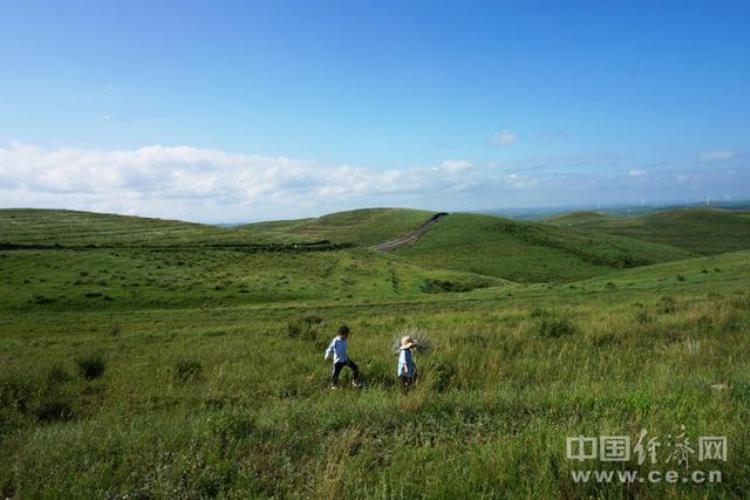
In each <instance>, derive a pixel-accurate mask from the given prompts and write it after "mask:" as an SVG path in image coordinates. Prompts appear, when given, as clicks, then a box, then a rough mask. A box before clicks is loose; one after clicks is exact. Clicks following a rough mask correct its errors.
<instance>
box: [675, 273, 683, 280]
mask: <svg viewBox="0 0 750 500" xmlns="http://www.w3.org/2000/svg"><path fill="white" fill-rule="evenodd" d="M675 278H677V281H685V276H683V275H681V274H678V275H677V276H675Z"/></svg>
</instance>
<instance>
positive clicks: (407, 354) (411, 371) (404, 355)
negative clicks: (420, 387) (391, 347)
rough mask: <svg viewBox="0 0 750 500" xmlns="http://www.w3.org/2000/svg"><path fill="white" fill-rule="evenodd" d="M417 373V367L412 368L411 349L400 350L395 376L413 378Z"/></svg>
mask: <svg viewBox="0 0 750 500" xmlns="http://www.w3.org/2000/svg"><path fill="white" fill-rule="evenodd" d="M416 372H417V367H416V366H414V358H412V355H411V349H401V353H400V354H399V355H398V368H397V369H396V375H398V376H399V377H401V376H405V377H410V378H414V375H415V374H416Z"/></svg>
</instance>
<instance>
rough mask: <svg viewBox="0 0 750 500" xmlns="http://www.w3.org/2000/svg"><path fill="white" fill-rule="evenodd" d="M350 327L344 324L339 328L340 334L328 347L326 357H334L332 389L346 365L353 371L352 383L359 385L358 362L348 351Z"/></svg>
mask: <svg viewBox="0 0 750 500" xmlns="http://www.w3.org/2000/svg"><path fill="white" fill-rule="evenodd" d="M349 333H350V330H349V327H348V326H346V325H344V326H341V327H340V328H339V331H338V335H336V337H335V338H334V339H333V340H332V341H331V344H330V345H329V346H328V349H326V352H325V355H324V359H326V360H327V359H330V358H331V357H333V373H331V389H335V388H336V384H337V383H338V381H339V374H340V373H341V369H342V368H344V367H345V366H346V367H348V368H349V369H350V370H351V371H352V385H353V386H354V387H359V386H360V385H361V384H360V381H359V368H358V367H357V364H356V363H355V362H354V361H352V360H351V359H349V354H348V353H347V352H346V349H347V345H346V340H347V338H349Z"/></svg>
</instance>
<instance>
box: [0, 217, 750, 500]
mask: <svg viewBox="0 0 750 500" xmlns="http://www.w3.org/2000/svg"><path fill="white" fill-rule="evenodd" d="M367 213H368V212H365V214H367ZM365 214H355V216H354V217H353V218H352V215H351V214H349V215H348V216H344V218H343V219H342V220H346V217H349V218H350V219H349V220H351V221H352V223H351V224H350V225H349V226H348V227H346V228H345V229H339V230H338V231H335V230H333V229H331V228H328V229H326V234H336V233H338V234H339V235H341V237H342V238H344V239H346V238H350V239H353V236H352V235H357V234H359V235H360V236H357V238H358V242H359V243H360V244H364V243H362V242H364V241H365V240H366V239H368V238H369V235H370V233H371V231H372V228H369V229H368V226H369V225H370V224H369V223H365V222H363V221H365V220H372V219H369V218H368V217H363V215H365ZM370 215H372V214H370ZM379 216H380V217H385V218H386V219H387V217H386V216H385V215H384V214H383V213H380V214H379ZM375 219H377V217H375ZM416 219H417V217H416V214H415V218H414V220H416ZM122 221H123V225H122V226H121V228H120V229H122V231H121V232H120V233H119V234H127V233H128V232H129V233H130V236H127V237H126V236H122V241H124V242H133V241H135V242H139V241H140V242H143V241H148V240H144V239H143V238H142V236H143V235H142V234H140V229H139V228H141V229H142V228H143V227H144V226H147V225H148V224H149V223H148V222H145V223H144V222H142V221H137V220H136V221H131V220H129V219H128V220H126V219H122ZM109 222H111V221H110V220H109V219H106V218H105V219H102V220H101V224H105V223H109ZM313 222H314V220H310V221H296V222H291V223H288V224H278V223H276V224H272V225H270V226H269V227H266V228H265V229H263V231H264V232H266V233H269V232H270V231H278V235H276V236H269V238H270V239H276V240H277V241H289V240H288V238H294V237H296V236H295V235H296V233H295V231H293V230H291V227H292V226H294V225H296V224H311V223H313ZM419 222H421V221H419ZM161 223H162V224H167V223H165V222H164V221H161ZM46 224H47V225H46V229H45V230H47V231H49V233H50V238H49V239H45V238H44V237H43V234H37V235H36V238H37V239H29V240H26V241H33V242H35V243H37V244H41V245H46V244H48V243H49V242H50V241H61V240H60V238H64V237H65V232H66V231H65V230H64V229H62V228H56V227H55V224H52V223H49V222H47V223H46ZM130 224H132V225H130ZM153 224H157V223H156V222H154V223H153ZM180 224H181V223H176V226H175V227H176V228H179V227H183V226H181V225H180ZM410 224H411V221H410ZM105 225H106V224H105ZM316 225H317V226H318V227H320V226H321V224H320V223H319V222H314V224H313V226H316ZM417 225H418V224H417ZM188 226H190V227H189V229H190V230H195V232H194V233H191V232H189V231H188V232H187V234H190V235H192V237H194V238H195V239H194V240H193V239H191V238H190V237H187V236H186V237H185V239H184V240H183V241H184V243H182V244H181V245H176V244H175V245H171V246H167V247H162V248H155V247H154V246H149V245H145V244H144V245H140V246H139V245H135V246H127V247H124V246H120V247H113V248H77V249H71V248H57V249H55V248H48V249H45V250H42V249H35V250H29V249H27V250H7V249H6V250H3V249H0V442H1V443H2V446H0V497H2V498H90V497H104V498H134V497H135V498H213V497H219V498H269V497H274V498H336V497H349V496H353V497H358V498H404V497H406V498H483V497H484V498H531V497H533V498H613V497H614V498H625V497H626V498H647V499H657V498H659V499H660V498H684V497H687V496H696V495H697V496H700V497H706V498H737V497H743V496H744V495H745V492H746V491H748V490H749V489H750V465H748V464H750V434H749V433H748V430H747V422H748V420H750V341H749V340H748V335H747V332H748V330H749V329H750V293H748V290H749V289H750V251H739V252H734V253H726V254H722V255H713V256H702V257H697V258H696V257H691V258H687V259H683V260H675V261H671V262H662V263H658V264H655V265H651V266H643V267H637V268H627V269H626V268H623V267H622V266H626V265H632V264H636V263H643V262H644V261H646V260H647V259H652V260H654V261H656V260H669V259H673V258H674V259H677V258H679V257H680V256H683V257H684V256H689V255H690V254H689V253H688V252H687V251H684V250H675V249H673V248H671V247H665V246H661V245H655V244H650V243H643V242H640V241H636V240H631V239H628V238H619V237H612V236H607V235H605V234H598V235H595V236H591V235H590V234H589V233H586V232H581V231H578V230H572V229H568V228H560V227H554V226H551V225H541V224H529V223H518V222H512V221H508V220H505V219H500V218H497V217H489V216H476V215H471V214H453V215H450V216H448V217H446V218H444V219H442V220H441V221H440V222H439V223H437V224H436V225H435V226H434V227H432V228H431V229H430V231H429V232H428V233H427V234H426V235H425V236H424V239H423V240H421V241H420V242H419V243H417V244H416V245H414V246H411V247H406V248H403V249H401V250H398V251H397V252H395V254H390V253H388V254H382V253H378V252H375V251H373V250H371V249H368V248H345V249H339V250H336V251H315V252H311V251H302V249H300V248H295V247H294V246H284V247H283V251H282V250H279V249H278V248H276V247H269V248H268V249H266V250H263V251H254V250H253V251H250V250H248V249H242V248H232V247H228V246H225V247H212V246H206V245H205V244H203V243H201V244H195V243H194V242H205V241H206V240H205V237H206V234H205V233H203V231H213V230H214V228H210V227H204V226H198V227H192V225H188ZM396 226H398V227H396ZM404 226H405V225H404ZM85 227H86V226H85V225H81V227H80V228H81V231H79V233H77V235H78V236H79V237H80V239H75V238H68V239H66V240H64V241H66V242H71V243H74V244H76V243H78V242H80V241H89V242H90V243H92V244H99V242H100V240H99V239H97V235H99V236H102V235H103V234H104V233H102V232H100V231H99V232H98V230H94V231H93V232H91V233H89V234H85V231H83V229H84V228H85ZM16 229H17V230H18V229H19V228H18V227H16ZM110 229H111V230H112V231H113V232H117V229H118V225H117V224H112V225H111V226H110ZM125 229H127V231H126V230H125ZM402 229H403V227H402V226H401V225H400V223H399V224H396V223H395V222H394V223H393V224H392V225H391V227H390V229H388V230H387V231H385V232H383V233H381V234H380V235H379V237H382V236H384V235H386V234H388V233H391V232H394V233H395V232H396V230H398V231H399V232H401V230H402ZM409 229H412V228H411V227H410V228H409ZM256 230H257V228H252V229H250V230H248V231H247V236H243V237H247V238H248V239H249V240H251V241H257V240H258V239H261V237H260V236H259V235H253V234H252V233H253V232H254V231H256ZM159 231H166V233H169V229H168V228H162V229H159ZM220 231H223V230H220ZM228 231H230V232H234V231H235V230H228ZM237 232H238V234H241V235H244V234H245V233H243V228H238V230H237ZM19 234H22V233H21V232H20V231H19ZM27 234H30V233H27ZM319 234H321V233H310V234H309V236H310V237H312V236H313V235H315V236H316V237H317V235H319ZM399 235H400V234H399ZM166 237H167V241H174V240H171V239H169V234H167V235H166ZM16 238H19V236H16ZM29 238H31V237H30V236H29ZM383 239H388V238H383ZM0 241H2V238H0ZM274 248H276V249H274ZM477 263H478V265H482V266H485V267H484V268H483V269H481V270H480V271H481V272H482V274H483V275H479V274H471V273H466V272H463V271H446V270H443V269H438V268H437V266H446V267H453V268H454V269H462V268H464V269H470V268H471V266H474V265H477ZM428 267H429V269H428ZM493 273H494V275H495V276H503V275H513V276H517V277H520V278H522V279H530V280H531V279H533V280H547V279H549V278H550V277H553V278H560V277H562V278H564V279H565V280H574V279H576V278H577V277H578V278H586V279H582V280H580V281H574V282H568V283H530V284H510V283H507V282H505V281H503V280H500V279H492V278H490V277H487V276H484V275H486V274H493ZM605 273H606V274H605ZM341 324H348V325H349V326H350V327H351V328H352V331H353V333H352V336H351V338H350V341H349V353H350V355H351V356H352V358H353V359H354V360H355V361H356V362H357V363H358V364H359V366H360V368H361V370H362V374H363V379H364V387H363V388H361V389H359V390H354V389H350V388H349V386H348V384H347V383H348V382H349V374H348V373H346V372H345V373H344V375H343V379H342V382H343V384H342V386H341V387H340V388H339V390H336V391H331V390H330V389H329V388H328V375H329V371H330V363H326V362H324V361H323V360H322V357H323V356H322V355H323V350H324V349H325V347H326V346H327V345H328V343H329V342H330V339H331V338H332V337H333V335H334V332H335V331H336V328H337V327H338V326H339V325H341ZM414 331H417V332H418V333H419V335H420V336H421V337H422V338H423V339H426V340H427V341H428V343H429V344H430V345H431V347H432V348H431V350H430V351H429V352H425V353H417V354H416V355H415V358H416V363H417V366H418V370H419V373H420V378H419V381H418V383H417V384H416V386H415V387H414V389H413V390H412V391H411V392H408V393H402V392H401V390H400V388H399V386H398V380H397V378H396V373H395V371H396V360H397V358H396V357H395V356H394V354H393V350H392V346H393V342H394V339H397V338H399V337H400V336H402V335H404V334H405V333H410V334H411V333H413V332H414ZM680 425H684V426H685V429H686V433H687V436H688V437H689V438H690V440H691V443H696V442H697V439H698V436H726V437H727V442H728V446H729V460H728V461H727V462H712V463H710V464H707V463H701V462H697V461H691V462H690V467H691V469H690V470H693V469H703V470H707V469H712V470H718V471H720V472H721V474H722V481H721V482H719V483H704V484H684V483H682V482H678V483H676V484H670V483H667V482H661V483H658V484H647V483H646V484H644V483H640V482H634V483H630V484H621V483H619V482H617V481H615V482H612V483H596V482H593V481H592V482H589V483H586V484H579V483H575V482H573V480H572V479H571V473H572V472H573V471H576V470H581V469H589V468H592V467H597V468H601V469H604V470H615V471H616V470H621V469H622V468H628V469H633V470H637V471H638V472H639V473H640V474H641V475H642V476H643V475H646V474H648V473H649V472H651V471H654V470H657V471H660V472H661V473H662V474H663V473H664V472H665V470H670V469H675V468H676V467H675V466H674V465H673V464H671V463H665V461H666V458H667V455H668V453H669V452H670V450H669V448H668V438H667V436H671V435H674V432H675V431H676V430H679V426H680ZM641 429H646V430H647V431H648V435H649V437H657V438H658V439H660V440H661V443H662V445H663V446H662V447H661V448H659V450H658V453H659V456H658V463H657V464H656V465H651V464H650V463H645V464H642V465H638V464H637V462H636V460H635V458H633V459H632V460H631V461H630V462H629V463H627V464H621V463H609V462H595V465H593V463H585V464H581V463H579V462H576V461H572V460H568V459H567V458H566V456H565V442H566V438H567V437H573V436H578V435H585V436H600V435H627V436H630V437H631V439H632V440H633V443H635V442H636V440H637V438H638V432H640V430H641Z"/></svg>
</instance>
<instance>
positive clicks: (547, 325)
mask: <svg viewBox="0 0 750 500" xmlns="http://www.w3.org/2000/svg"><path fill="white" fill-rule="evenodd" d="M573 333H575V327H574V326H573V324H572V323H571V322H570V321H569V320H567V319H565V318H563V319H545V320H542V323H541V325H539V335H541V336H542V337H548V338H558V337H562V336H563V335H572V334H573Z"/></svg>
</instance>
